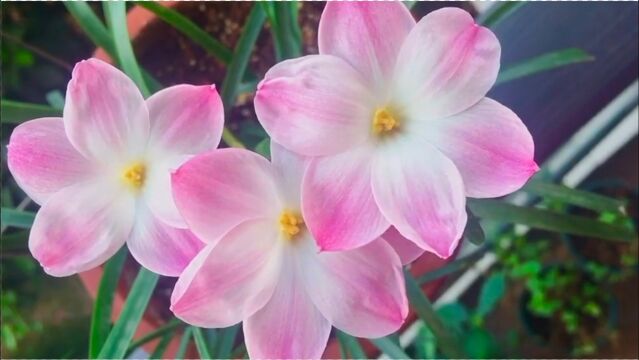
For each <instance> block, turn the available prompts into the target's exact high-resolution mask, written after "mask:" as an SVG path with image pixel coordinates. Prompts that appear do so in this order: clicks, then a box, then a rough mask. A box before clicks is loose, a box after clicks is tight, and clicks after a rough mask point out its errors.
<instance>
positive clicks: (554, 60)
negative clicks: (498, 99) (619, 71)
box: [495, 48, 595, 85]
mask: <svg viewBox="0 0 639 360" xmlns="http://www.w3.org/2000/svg"><path fill="white" fill-rule="evenodd" d="M594 59H595V58H594V57H593V56H592V55H590V54H588V53H587V52H585V51H583V50H581V49H577V48H569V49H564V50H559V51H553V52H549V53H546V54H543V55H539V56H536V57H534V58H530V59H527V60H524V61H522V62H520V63H517V64H514V65H510V66H506V67H505V68H504V69H503V70H502V71H500V72H499V76H498V77H497V81H496V82H495V85H497V84H503V83H505V82H509V81H512V80H515V79H519V78H522V77H525V76H529V75H533V74H536V73H539V72H542V71H548V70H552V69H556V68H560V67H562V66H566V65H571V64H577V63H582V62H586V61H592V60H594Z"/></svg>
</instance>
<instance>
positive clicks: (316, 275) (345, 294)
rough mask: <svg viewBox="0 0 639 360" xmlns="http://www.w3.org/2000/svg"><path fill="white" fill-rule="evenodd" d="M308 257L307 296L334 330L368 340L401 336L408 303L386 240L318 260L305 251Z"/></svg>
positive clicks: (399, 266) (397, 262) (398, 264)
mask: <svg viewBox="0 0 639 360" xmlns="http://www.w3.org/2000/svg"><path fill="white" fill-rule="evenodd" d="M306 254H307V256H306V259H305V261H304V264H303V265H302V269H303V270H304V273H305V276H306V278H305V282H304V283H305V284H306V290H307V292H308V293H309V295H310V298H311V299H312V300H313V303H314V304H315V305H316V306H317V308H318V309H319V310H320V312H321V313H322V314H324V316H325V317H326V318H327V319H328V320H329V321H330V322H331V323H332V324H333V326H335V327H336V328H338V329H340V330H343V331H345V332H347V333H349V334H351V335H354V336H358V337H367V338H378V337H381V336H386V335H388V334H390V333H393V332H395V331H397V330H399V328H400V326H401V325H402V324H403V323H404V320H405V319H406V316H407V315H408V300H407V299H406V291H405V288H404V276H403V273H402V264H401V261H400V259H399V257H398V256H397V254H396V253H395V252H394V250H393V248H392V247H391V246H390V245H388V244H387V243H386V242H385V241H384V240H382V239H377V240H375V241H373V242H371V243H369V244H367V245H365V246H362V247H360V248H357V249H354V250H348V251H338V252H322V253H320V254H317V252H316V251H315V249H314V248H311V247H309V248H308V249H306Z"/></svg>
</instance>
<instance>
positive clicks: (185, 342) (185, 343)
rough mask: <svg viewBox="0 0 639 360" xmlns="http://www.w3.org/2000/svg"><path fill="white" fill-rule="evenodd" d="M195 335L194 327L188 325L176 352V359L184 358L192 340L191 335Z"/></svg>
mask: <svg viewBox="0 0 639 360" xmlns="http://www.w3.org/2000/svg"><path fill="white" fill-rule="evenodd" d="M192 335H193V328H192V327H190V326H189V327H187V328H186V329H184V333H183V334H182V338H181V339H180V346H179V347H178V350H177V352H176V353H175V360H182V359H184V356H185V355H186V350H187V349H188V347H189V342H191V336H192Z"/></svg>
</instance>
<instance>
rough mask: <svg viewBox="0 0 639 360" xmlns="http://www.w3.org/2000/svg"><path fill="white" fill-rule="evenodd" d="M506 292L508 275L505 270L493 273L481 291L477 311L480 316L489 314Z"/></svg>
mask: <svg viewBox="0 0 639 360" xmlns="http://www.w3.org/2000/svg"><path fill="white" fill-rule="evenodd" d="M505 293H506V276H505V275H504V273H503V272H501V271H500V272H495V273H493V274H491V275H490V276H489V277H488V279H486V281H484V285H483V286H482V288H481V291H480V293H479V300H478V302H477V309H476V312H477V314H478V315H479V316H482V317H483V316H486V315H488V314H489V313H490V312H491V311H493V309H494V308H495V305H497V303H498V302H499V300H501V298H502V297H503V296H504V294H505Z"/></svg>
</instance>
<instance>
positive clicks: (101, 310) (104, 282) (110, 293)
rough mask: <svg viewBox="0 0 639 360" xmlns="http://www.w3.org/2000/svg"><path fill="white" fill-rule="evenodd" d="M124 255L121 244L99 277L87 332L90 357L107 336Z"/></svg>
mask: <svg viewBox="0 0 639 360" xmlns="http://www.w3.org/2000/svg"><path fill="white" fill-rule="evenodd" d="M126 257H127V249H126V246H123V247H122V248H121V249H120V250H118V252H117V253H116V254H115V255H114V256H113V257H112V258H111V259H109V261H107V262H106V264H105V265H104V273H103V274H102V278H101V279H100V285H99V287H98V294H97V296H96V297H95V301H94V302H93V313H92V314H91V330H90V333H89V358H90V359H96V358H97V357H98V355H100V349H102V346H103V345H104V343H105V342H106V339H107V337H108V336H109V331H110V330H111V313H112V311H113V299H114V298H115V294H116V293H117V290H118V282H119V280H120V274H121V273H122V268H123V267H124V261H125V260H126Z"/></svg>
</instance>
